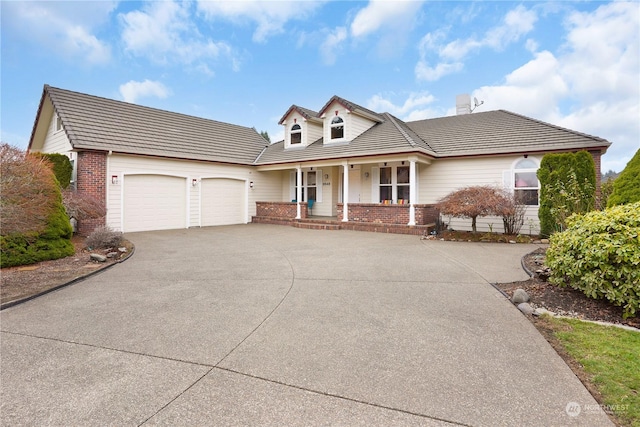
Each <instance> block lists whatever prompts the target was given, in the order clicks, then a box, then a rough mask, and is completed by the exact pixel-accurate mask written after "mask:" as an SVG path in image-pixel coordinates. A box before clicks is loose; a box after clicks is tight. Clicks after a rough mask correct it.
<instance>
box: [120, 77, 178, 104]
mask: <svg viewBox="0 0 640 427" xmlns="http://www.w3.org/2000/svg"><path fill="white" fill-rule="evenodd" d="M169 94H170V91H169V89H168V88H167V87H166V86H165V85H163V84H162V83H160V82H158V81H152V80H148V79H145V80H144V81H142V82H137V81H134V80H130V81H128V82H127V83H124V84H122V85H120V95H122V99H123V100H124V101H125V102H131V103H135V102H136V101H137V100H138V98H142V97H149V96H154V97H156V98H166V97H167V96H169Z"/></svg>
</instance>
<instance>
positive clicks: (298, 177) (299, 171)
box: [296, 165, 302, 219]
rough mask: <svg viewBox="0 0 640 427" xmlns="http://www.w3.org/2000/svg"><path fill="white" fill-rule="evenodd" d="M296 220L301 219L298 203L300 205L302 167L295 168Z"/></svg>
mask: <svg viewBox="0 0 640 427" xmlns="http://www.w3.org/2000/svg"><path fill="white" fill-rule="evenodd" d="M296 184H297V185H296V203H297V204H296V219H301V218H302V212H301V207H300V203H302V167H301V166H300V165H298V167H297V168H296Z"/></svg>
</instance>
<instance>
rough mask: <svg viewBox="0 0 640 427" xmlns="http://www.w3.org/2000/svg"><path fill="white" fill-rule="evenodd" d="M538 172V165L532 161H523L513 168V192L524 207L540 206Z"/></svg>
mask: <svg viewBox="0 0 640 427" xmlns="http://www.w3.org/2000/svg"><path fill="white" fill-rule="evenodd" d="M537 170H538V164H537V163H536V162H535V161H534V160H532V159H522V160H520V161H518V163H516V164H515V165H514V167H513V191H514V194H515V195H516V198H517V200H519V201H520V203H522V204H523V205H532V206H535V205H537V204H538V190H539V188H540V184H539V182H538V176H537V174H536V172H537Z"/></svg>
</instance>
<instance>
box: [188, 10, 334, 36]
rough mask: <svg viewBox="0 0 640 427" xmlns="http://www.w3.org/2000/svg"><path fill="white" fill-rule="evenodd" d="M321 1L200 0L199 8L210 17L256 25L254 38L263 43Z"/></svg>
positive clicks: (311, 11) (306, 15)
mask: <svg viewBox="0 0 640 427" xmlns="http://www.w3.org/2000/svg"><path fill="white" fill-rule="evenodd" d="M320 4H322V2H317V1H295V0H293V1H291V0H286V1H285V0H283V1H269V2H265V1H259V0H236V1H209V0H204V1H203V0H199V1H198V10H199V11H201V12H202V13H203V14H204V15H205V16H206V17H207V18H209V19H216V18H224V19H228V20H232V21H236V22H243V21H251V22H254V23H256V24H257V28H256V30H255V32H254V33H253V41H255V42H259V43H263V42H265V41H266V40H267V38H268V37H270V36H272V35H274V34H279V33H282V32H283V31H284V27H285V25H286V24H287V22H288V21H290V20H294V19H298V20H301V19H306V18H307V17H308V16H309V15H311V14H312V13H313V12H314V11H315V9H316V8H317V7H318V6H319V5H320Z"/></svg>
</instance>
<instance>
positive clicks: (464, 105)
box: [456, 93, 471, 116]
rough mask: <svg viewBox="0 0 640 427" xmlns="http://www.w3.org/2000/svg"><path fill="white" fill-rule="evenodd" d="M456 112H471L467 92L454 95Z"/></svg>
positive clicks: (459, 113)
mask: <svg viewBox="0 0 640 427" xmlns="http://www.w3.org/2000/svg"><path fill="white" fill-rule="evenodd" d="M456 114H457V115H458V116H460V115H462V114H471V96H469V94H468V93H463V94H462V95H457V96H456Z"/></svg>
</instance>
